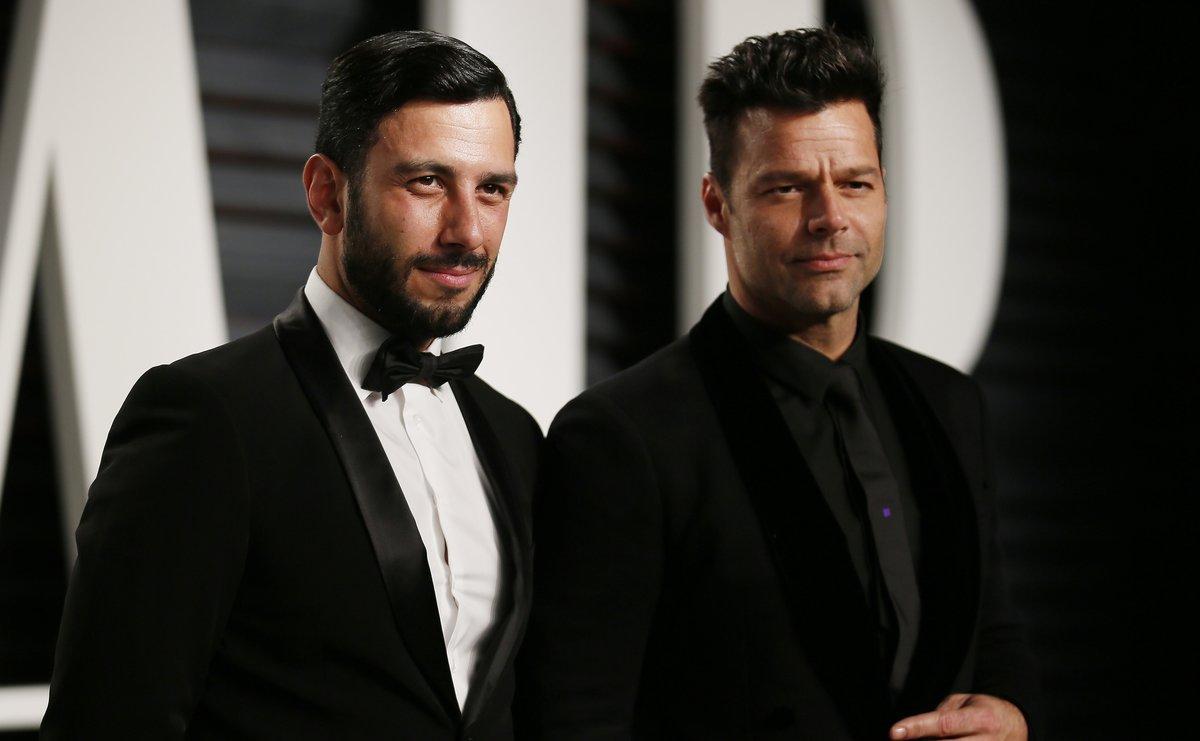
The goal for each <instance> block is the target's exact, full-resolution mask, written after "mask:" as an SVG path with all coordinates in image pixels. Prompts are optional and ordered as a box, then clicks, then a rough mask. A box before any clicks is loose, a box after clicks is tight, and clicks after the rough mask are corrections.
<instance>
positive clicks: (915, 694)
mask: <svg viewBox="0 0 1200 741" xmlns="http://www.w3.org/2000/svg"><path fill="white" fill-rule="evenodd" d="M869 353H870V356H871V362H872V366H873V367H874V368H877V369H878V371H879V372H878V375H879V377H880V381H881V385H883V387H884V391H885V393H886V395H887V397H888V401H889V406H890V407H891V409H892V411H893V416H894V417H895V420H896V425H897V428H898V430H899V432H900V434H901V436H902V438H903V440H904V446H905V452H906V456H907V457H908V459H909V462H910V467H911V469H912V478H913V486H914V490H915V491H916V492H917V495H918V497H919V502H920V506H921V525H922V533H921V536H922V548H923V557H922V564H923V568H922V571H921V573H920V574H919V575H918V578H919V584H920V589H921V597H922V623H921V631H920V641H919V644H918V646H917V649H916V655H915V658H914V661H913V664H912V670H911V674H910V679H909V682H908V685H907V688H906V690H905V691H904V693H903V695H902V696H901V697H900V698H898V700H897V701H894V702H893V701H891V700H890V699H889V698H888V695H887V692H886V679H887V678H886V675H885V674H884V672H883V671H882V669H881V667H880V666H879V664H880V661H879V657H878V654H877V645H876V642H875V637H874V617H873V615H872V613H871V612H870V611H869V609H868V606H867V601H866V598H865V597H864V595H863V591H862V587H861V586H860V583H859V580H858V578H857V577H856V576H855V573H854V570H853V566H852V564H851V560H850V555H849V552H848V550H847V547H846V543H845V539H844V537H843V535H842V534H841V531H840V530H839V528H838V526H837V524H836V522H835V521H834V519H833V515H832V513H831V512H830V510H829V509H828V506H827V505H826V503H825V500H824V498H823V497H822V495H821V493H820V491H819V490H818V489H817V484H816V482H815V481H814V479H813V477H812V474H811V473H810V471H809V468H808V465H807V464H806V462H805V461H804V459H803V457H802V456H801V454H800V452H799V450H798V448H797V447H796V445H795V443H794V441H793V438H792V436H791V434H790V432H789V430H788V427H787V425H786V423H785V422H784V420H783V417H782V416H781V414H780V412H779V410H778V407H777V405H776V404H775V402H774V400H773V399H772V398H771V396H770V392H769V391H768V389H767V387H766V385H765V383H764V382H763V380H762V379H761V377H760V376H759V375H758V373H757V372H756V371H755V370H754V369H753V368H752V367H751V365H750V363H751V361H750V357H751V355H750V352H749V349H748V348H747V347H746V345H745V342H744V340H743V339H742V337H741V335H740V334H738V332H737V331H736V330H735V328H734V327H733V325H732V322H731V321H730V319H729V317H728V315H727V314H726V313H725V312H724V310H723V309H722V308H721V306H720V304H719V302H718V303H717V304H714V305H713V306H712V307H710V309H709V310H708V312H707V313H706V314H705V316H704V318H703V319H702V320H701V321H700V323H699V324H698V325H697V326H696V327H695V328H694V329H693V330H692V331H691V333H690V334H689V336H687V337H685V338H683V339H681V340H679V341H678V342H676V343H674V344H672V345H670V346H668V347H666V348H664V349H663V350H661V351H659V352H658V353H656V354H655V355H653V356H651V357H650V358H648V359H646V360H645V361H643V362H642V363H640V364H639V365H637V366H635V367H634V368H631V369H630V370H628V371H626V372H624V373H621V374H618V375H617V376H616V377H614V378H612V379H610V380H608V381H606V382H604V383H601V384H598V385H596V386H594V387H593V388H591V389H590V390H588V391H587V392H585V393H584V394H582V395H581V396H579V397H578V398H577V399H575V400H574V401H573V402H571V403H570V404H568V405H567V406H566V407H565V408H564V409H563V410H562V411H561V412H560V413H559V415H558V417H557V418H556V419H555V421H554V423H553V425H552V426H551V429H550V433H549V436H548V438H547V444H546V448H545V452H544V453H543V481H542V484H541V486H540V487H539V498H538V500H537V503H536V504H535V513H534V521H535V529H536V533H537V548H538V560H537V566H536V569H535V584H536V586H535V589H534V608H533V615H532V618H531V624H530V631H529V635H528V636H527V638H526V643H525V648H524V649H523V655H522V657H521V659H520V662H519V664H518V685H519V688H520V689H519V692H518V694H519V708H520V709H519V711H518V735H519V736H522V737H528V738H540V739H554V740H555V741H569V740H571V739H630V738H636V739H723V740H732V739H800V738H811V739H821V740H823V741H825V740H836V739H884V738H886V730H887V726H888V724H889V723H891V722H894V721H895V720H898V719H899V718H900V717H903V715H904V714H906V713H909V712H917V711H928V710H933V709H934V707H936V705H937V704H938V702H940V701H941V699H942V698H943V697H944V696H945V695H946V694H948V693H951V692H954V691H972V692H981V693H988V694H994V695H998V696H1001V697H1005V698H1008V699H1011V700H1013V701H1015V702H1016V703H1017V704H1018V705H1020V706H1022V707H1025V708H1028V706H1029V704H1030V700H1031V686H1032V683H1033V668H1032V664H1031V659H1030V656H1029V653H1028V650H1027V648H1026V646H1025V644H1024V643H1023V639H1022V637H1021V633H1020V630H1019V627H1018V625H1017V624H1016V622H1015V621H1014V620H1013V618H1012V615H1011V614H1010V610H1009V607H1008V601H1007V598H1006V596H1005V588H1004V584H1003V580H1002V578H1001V572H1000V562H999V554H998V548H997V541H996V515H995V511H994V507H993V503H992V499H993V497H992V477H991V473H990V468H989V464H988V459H987V454H986V452H985V451H986V444H985V441H984V436H983V412H982V406H981V395H980V393H979V390H978V388H977V386H976V385H975V384H974V383H973V382H972V381H971V380H970V379H968V378H967V377H966V376H963V375H962V374H960V373H958V372H957V371H955V370H953V369H951V368H949V367H947V366H944V365H942V364H940V363H937V362H935V361H933V360H930V359H928V358H925V357H922V356H920V355H917V354H915V353H912V352H910V351H908V350H904V349H902V348H900V347H898V346H896V345H893V344H890V343H887V342H884V341H882V340H878V339H871V340H870V343H869Z"/></svg>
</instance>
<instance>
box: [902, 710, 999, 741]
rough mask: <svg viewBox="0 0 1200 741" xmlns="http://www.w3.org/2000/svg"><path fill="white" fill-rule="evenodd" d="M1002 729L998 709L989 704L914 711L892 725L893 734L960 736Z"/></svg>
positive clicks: (933, 736)
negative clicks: (997, 718) (928, 711)
mask: <svg viewBox="0 0 1200 741" xmlns="http://www.w3.org/2000/svg"><path fill="white" fill-rule="evenodd" d="M998 730H999V724H998V723H997V722H996V718H995V713H993V712H992V711H991V710H990V709H989V708H961V709H957V710H936V711H934V712H932V713H923V714H921V715H914V716H912V717H911V718H905V719H904V720H902V721H900V722H899V723H896V724H895V725H893V726H892V730H891V733H890V734H889V737H890V738H893V739H912V738H961V737H963V736H970V735H971V734H975V733H992V732H995V731H998Z"/></svg>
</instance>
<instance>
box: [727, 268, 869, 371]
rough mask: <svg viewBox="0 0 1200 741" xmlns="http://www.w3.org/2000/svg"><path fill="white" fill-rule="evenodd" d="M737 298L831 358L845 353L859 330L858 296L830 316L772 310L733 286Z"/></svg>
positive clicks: (747, 309)
mask: <svg viewBox="0 0 1200 741" xmlns="http://www.w3.org/2000/svg"><path fill="white" fill-rule="evenodd" d="M730 289H731V293H732V294H733V299H734V301H736V302H737V304H738V306H740V307H742V310H743V311H745V312H746V313H747V314H749V315H750V316H752V317H754V318H755V319H757V320H759V321H760V322H763V323H764V324H768V325H770V326H772V327H774V328H776V329H777V330H779V331H781V332H784V333H786V334H787V336H788V337H790V338H791V339H792V340H793V341H795V342H799V343H801V344H802V345H806V346H808V347H811V348H812V349H814V350H816V351H817V352H819V353H821V354H822V355H824V356H825V357H827V358H829V359H830V360H837V359H838V358H840V357H842V356H843V355H845V354H846V350H848V349H849V348H850V345H851V344H852V343H853V342H854V335H855V333H856V332H857V331H858V299H857V298H856V299H855V300H854V303H853V305H851V306H850V307H849V308H847V309H845V310H843V311H839V312H837V313H835V314H828V315H819V316H814V315H805V314H797V313H795V312H789V311H787V310H785V309H782V310H780V311H779V312H773V311H770V310H768V309H767V308H764V307H763V306H761V305H760V304H758V303H757V302H755V301H751V300H749V297H747V296H745V295H741V292H740V291H738V290H736V288H734V286H732V285H731V286H730Z"/></svg>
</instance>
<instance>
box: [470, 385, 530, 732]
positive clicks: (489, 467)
mask: <svg viewBox="0 0 1200 741" xmlns="http://www.w3.org/2000/svg"><path fill="white" fill-rule="evenodd" d="M478 386H479V384H478V382H477V381H474V380H468V381H453V382H451V387H452V388H453V389H454V398H455V399H456V400H457V401H458V407H459V410H460V411H461V412H462V415H463V419H464V420H465V421H466V423H467V430H468V431H469V432H470V433H471V442H472V443H473V444H474V446H475V452H476V454H477V455H478V456H479V461H480V463H481V464H482V465H483V469H484V474H485V475H486V476H487V479H488V484H489V486H488V487H487V492H488V497H489V503H490V505H491V510H492V516H493V517H494V518H495V523H496V529H497V532H498V534H499V536H500V543H501V544H502V547H503V550H504V554H503V555H504V557H505V561H506V563H507V564H508V566H509V568H508V569H506V572H507V574H508V578H507V579H505V581H504V584H505V589H504V590H503V593H502V598H501V599H500V601H499V609H497V610H496V622H495V625H494V627H493V629H492V634H491V636H489V638H488V640H487V641H486V642H485V645H484V646H483V647H482V649H481V651H480V655H479V659H478V663H477V666H476V669H475V672H474V676H472V678H471V689H470V691H469V692H468V693H467V703H466V707H465V708H464V717H465V722H466V724H467V725H468V726H469V725H470V723H471V722H472V721H474V720H475V719H476V718H477V717H478V716H479V714H480V712H482V710H483V708H484V707H485V706H486V704H487V700H488V698H489V697H491V695H492V692H493V691H494V690H495V688H496V684H497V683H498V682H499V680H500V677H501V676H502V675H503V673H504V669H505V667H506V666H508V664H509V663H510V662H511V661H512V658H513V652H514V651H515V649H516V646H517V643H518V642H519V641H520V637H521V634H522V633H523V631H524V628H525V621H526V619H527V618H528V612H529V611H528V605H529V583H530V576H531V561H530V549H531V546H532V541H531V540H530V534H529V528H528V523H527V522H526V517H525V516H524V515H523V514H522V506H521V497H520V490H519V488H518V487H519V486H520V484H519V482H518V481H517V480H516V478H515V476H514V475H513V471H512V466H511V465H510V463H509V460H510V458H511V456H509V455H507V454H506V453H505V450H504V447H503V445H502V444H501V442H500V440H501V438H500V436H499V434H498V430H497V426H496V424H495V420H493V419H490V418H489V417H488V415H487V414H486V413H485V412H484V410H483V407H482V406H481V405H480V403H479V399H478V393H479V390H478Z"/></svg>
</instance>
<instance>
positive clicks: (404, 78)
mask: <svg viewBox="0 0 1200 741" xmlns="http://www.w3.org/2000/svg"><path fill="white" fill-rule="evenodd" d="M495 98H499V99H500V100H503V101H504V104H505V105H506V106H508V115H509V118H510V119H511V121H512V130H513V153H514V154H515V153H516V150H517V147H518V146H519V145H520V143H521V116H520V115H519V114H518V113H517V104H516V101H514V100H513V95H512V91H511V90H509V89H508V82H507V81H506V80H505V79H504V73H503V72H501V71H500V68H499V67H497V66H496V65H495V63H493V62H492V60H490V59H488V58H487V57H485V56H484V55H482V54H480V53H479V52H477V51H476V50H475V49H473V48H471V47H470V46H468V45H467V44H464V43H463V42H461V41H459V40H458V39H455V38H451V37H450V36H444V35H442V34H440V33H434V32H432V31H394V32H392V33H385V34H381V35H379V36H374V37H372V38H369V39H367V40H366V41H362V42H360V43H358V44H356V45H355V46H354V47H352V48H351V49H350V50H349V51H346V52H345V53H343V54H342V55H341V56H339V57H338V58H337V59H335V60H333V64H332V65H331V66H330V67H329V73H328V74H327V75H326V76H325V84H324V85H322V86H321V114H320V117H319V119H318V121H317V142H316V150H317V152H319V153H320V154H323V155H325V156H327V157H329V158H330V159H332V160H333V161H334V162H336V163H337V165H338V167H340V168H342V171H343V172H345V173H346V175H347V177H349V178H350V180H351V181H352V182H353V181H356V180H357V178H358V176H359V174H360V172H361V170H362V166H363V162H364V161H365V159H366V155H367V151H368V150H370V149H371V147H372V145H374V144H375V141H376V140H377V138H378V135H379V132H378V128H377V126H378V124H379V121H380V119H382V118H383V117H384V116H386V115H387V114H389V113H391V112H392V111H394V110H396V109H397V108H399V107H401V106H402V105H404V104H405V103H408V102H410V101H414V100H432V101H439V102H443V103H470V102H473V101H476V100H492V99H495Z"/></svg>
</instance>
